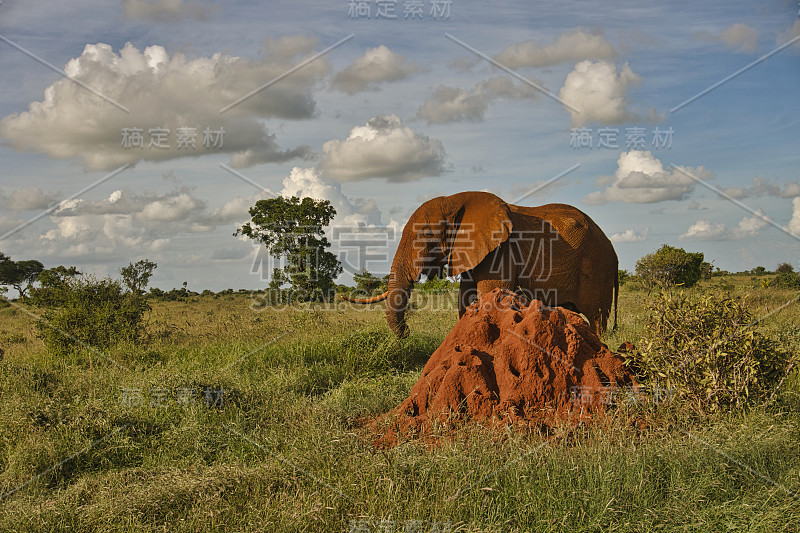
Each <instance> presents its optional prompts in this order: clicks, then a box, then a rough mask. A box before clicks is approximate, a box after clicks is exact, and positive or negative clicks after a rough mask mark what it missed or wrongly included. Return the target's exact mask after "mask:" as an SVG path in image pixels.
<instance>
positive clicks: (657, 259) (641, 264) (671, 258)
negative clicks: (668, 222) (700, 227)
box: [636, 244, 711, 287]
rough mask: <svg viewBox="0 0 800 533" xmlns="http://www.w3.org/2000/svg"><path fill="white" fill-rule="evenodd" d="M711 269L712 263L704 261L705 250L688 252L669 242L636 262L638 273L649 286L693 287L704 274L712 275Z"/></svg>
mask: <svg viewBox="0 0 800 533" xmlns="http://www.w3.org/2000/svg"><path fill="white" fill-rule="evenodd" d="M710 270H711V265H710V264H709V263H706V262H705V261H703V252H687V251H686V250H684V249H683V248H675V247H673V246H669V245H668V244H665V245H663V246H661V248H659V249H658V250H656V251H655V252H653V253H651V254H647V255H645V256H644V257H642V258H641V259H639V260H638V261H637V262H636V275H637V276H639V278H640V279H641V280H642V282H643V283H644V284H645V286H647V287H654V286H657V285H660V286H670V285H683V286H684V287H691V286H692V285H694V284H696V283H697V282H698V281H700V279H701V278H702V277H703V276H704V275H705V276H708V275H710Z"/></svg>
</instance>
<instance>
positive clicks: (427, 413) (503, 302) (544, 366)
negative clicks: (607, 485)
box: [376, 289, 634, 446]
mask: <svg viewBox="0 0 800 533" xmlns="http://www.w3.org/2000/svg"><path fill="white" fill-rule="evenodd" d="M633 383H634V381H633V378H632V376H631V374H630V373H629V372H628V371H627V370H626V369H625V367H624V366H623V361H622V359H621V358H620V357H619V356H617V355H615V354H614V353H612V352H611V351H610V350H609V349H608V347H607V346H606V345H605V344H603V343H602V342H601V341H600V339H599V338H598V337H597V335H596V334H595V332H594V331H593V330H592V329H591V328H590V327H589V325H588V324H587V323H586V322H585V321H584V320H583V318H581V316H580V315H578V314H577V313H573V312H572V311H569V310H566V309H564V308H561V307H554V308H551V307H546V306H543V305H542V303H541V302H540V301H538V300H533V301H532V302H530V303H528V301H527V300H526V299H525V298H524V297H522V296H519V295H517V294H515V293H513V292H510V291H507V290H501V289H495V290H494V291H492V292H490V293H487V294H485V295H483V297H482V298H481V299H480V300H479V301H477V302H475V303H473V304H472V305H471V306H470V307H469V308H468V309H467V311H466V313H465V314H464V316H463V317H461V319H460V320H459V321H458V323H457V324H456V326H455V327H454V328H453V330H452V331H451V332H450V334H449V335H448V336H447V338H445V340H444V342H442V344H441V346H439V348H438V349H437V350H436V351H435V352H434V353H433V355H432V356H431V358H430V359H429V360H428V363H427V364H426V365H425V369H424V371H423V373H422V377H421V378H420V380H419V381H418V382H417V383H416V385H414V387H413V388H412V389H411V394H410V395H409V397H408V398H407V399H406V400H405V401H404V402H403V403H402V404H400V405H399V406H398V407H397V408H396V409H395V410H394V411H392V412H390V413H387V416H385V417H384V418H383V419H382V420H383V422H382V423H381V421H379V424H378V425H383V426H384V428H383V429H382V430H381V433H380V436H379V438H378V439H377V441H376V444H378V445H386V446H391V445H393V444H396V442H397V439H398V438H399V437H400V436H401V435H402V436H403V437H413V436H423V437H424V436H425V435H430V433H431V429H432V426H433V425H438V426H439V427H447V426H448V425H450V426H451V427H452V426H453V425H454V423H458V422H462V421H465V420H469V419H472V420H480V421H482V422H484V423H487V424H488V425H495V424H497V423H501V424H512V425H528V426H530V425H542V424H551V423H553V422H554V421H555V420H556V419H566V420H568V421H570V420H571V421H577V420H586V419H587V418H589V417H591V414H592V413H596V412H598V411H601V410H602V409H603V407H604V405H605V404H607V403H608V400H609V398H610V397H611V395H612V394H613V391H615V390H617V389H618V387H620V386H627V385H631V384H633ZM387 422H388V423H389V424H388V427H386V425H387V424H386V423H387Z"/></svg>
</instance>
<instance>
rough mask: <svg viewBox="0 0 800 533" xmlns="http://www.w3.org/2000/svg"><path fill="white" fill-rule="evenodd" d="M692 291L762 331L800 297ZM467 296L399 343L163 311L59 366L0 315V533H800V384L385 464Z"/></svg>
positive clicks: (299, 320)
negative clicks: (125, 339) (406, 405)
mask: <svg viewBox="0 0 800 533" xmlns="http://www.w3.org/2000/svg"><path fill="white" fill-rule="evenodd" d="M689 291H693V292H695V293H697V294H703V293H714V292H727V293H730V294H732V295H739V296H741V295H744V294H748V295H749V296H748V299H747V301H746V302H747V306H748V308H749V309H750V311H751V313H752V314H753V316H755V317H759V316H763V315H766V314H768V313H769V312H770V311H773V310H775V309H776V308H779V307H780V306H782V305H784V304H786V303H787V302H789V301H790V300H791V299H792V298H794V299H795V300H796V298H797V293H796V292H793V291H790V290H781V289H775V288H761V287H760V286H759V284H758V280H757V279H751V277H750V276H728V277H716V278H713V279H712V280H709V281H705V282H703V283H701V284H700V285H699V286H698V287H696V288H693V289H690V290H689ZM455 297H456V295H455V293H449V294H446V295H437V296H434V295H422V294H419V293H415V296H414V300H413V301H414V302H415V303H416V306H417V307H418V309H417V310H415V311H413V312H412V313H411V316H410V318H409V326H410V328H411V331H412V334H411V335H410V336H409V337H408V338H406V339H402V340H399V339H397V338H395V337H394V336H393V335H392V334H391V332H390V330H389V329H388V327H387V326H386V323H385V319H384V315H383V307H382V305H376V306H368V307H365V308H354V307H350V306H345V305H344V304H337V305H336V306H333V307H325V306H321V305H298V306H292V307H285V308H280V309H277V308H265V309H263V310H260V311H257V310H253V309H252V308H251V303H252V300H251V297H250V296H249V295H246V294H237V295H233V296H221V297H216V298H214V297H205V296H204V297H195V298H190V299H189V300H188V301H185V302H156V303H153V309H152V311H151V312H150V313H149V317H148V326H147V332H148V340H147V342H144V343H141V344H140V345H134V346H117V347H116V348H114V349H113V350H111V351H109V352H107V353H103V352H93V351H89V350H85V351H83V352H81V353H79V354H74V355H71V356H69V357H59V358H57V357H55V356H53V355H51V354H50V353H49V352H48V351H47V350H46V349H45V348H44V345H43V343H42V341H41V340H40V339H38V338H37V337H36V328H35V317H34V316H33V315H32V314H31V313H36V309H35V308H29V307H26V306H23V305H20V304H13V305H11V306H6V307H4V308H2V309H0V348H2V350H3V352H4V353H3V355H2V361H0V494H2V498H3V499H2V500H0V530H2V531H80V532H83V531H186V532H190V531H191V532H194V531H220V532H226V533H227V532H231V531H286V532H290V531H291V532H295V531H309V532H311V531H425V532H428V531H498V532H499V531H537V532H538V531H708V532H711V531H714V532H717V531H732V530H733V531H765V532H769V533H774V532H779V531H787V532H789V531H800V496H798V494H797V493H798V492H800V378H799V377H798V372H797V369H794V370H792V371H790V372H789V373H788V375H787V377H786V379H785V380H784V381H783V383H782V385H781V387H780V389H778V390H777V392H775V393H774V394H772V395H771V396H770V397H769V398H768V399H767V400H765V401H760V402H758V403H757V404H755V405H752V406H750V407H748V408H740V409H735V410H733V409H726V410H719V411H716V412H708V413H700V412H697V411H693V410H689V409H686V408H685V407H682V406H681V405H677V404H673V403H663V404H660V405H655V406H654V405H649V404H648V405H643V404H624V405H619V406H617V407H616V408H615V409H613V410H611V411H610V413H609V415H608V416H607V417H605V418H603V419H601V420H599V421H598V422H596V423H595V424H593V425H591V426H588V427H583V426H581V427H577V428H569V427H562V428H554V430H553V431H552V432H551V433H550V434H549V435H547V436H542V435H538V434H521V433H518V432H516V431H511V430H509V431H506V432H497V431H489V430H486V429H483V428H481V427H480V426H478V425H468V426H467V427H465V428H464V429H463V430H462V431H461V432H459V434H458V435H457V436H456V437H455V438H452V439H447V440H443V441H441V442H440V444H439V446H437V447H433V448H430V447H427V446H425V445H423V444H421V443H418V442H414V441H409V442H404V443H402V444H401V445H399V446H397V447H395V448H392V449H389V450H379V449H376V448H375V447H374V446H373V445H372V441H371V438H370V434H369V432H368V430H367V429H365V428H364V427H363V421H364V420H365V419H369V418H370V417H374V416H377V415H380V414H382V413H384V412H386V411H388V410H390V409H392V408H393V407H394V406H396V405H397V404H399V403H400V402H401V401H402V400H403V399H404V398H405V397H406V395H407V394H408V391H409V390H410V388H411V386H412V385H413V384H414V383H415V382H416V381H417V379H418V378H419V376H420V374H421V371H422V368H423V366H424V364H425V362H426V360H427V358H428V357H429V356H430V354H431V353H433V351H434V350H435V349H436V348H437V346H438V345H439V344H440V343H441V341H442V340H443V339H444V337H445V335H446V334H447V333H448V332H449V330H450V328H451V327H452V326H453V325H454V324H455V322H456V320H457V312H456V310H455ZM434 298H435V299H436V300H437V302H436V305H430V304H431V302H430V299H434ZM651 298H653V295H648V293H647V292H646V291H644V290H641V289H637V288H636V287H633V286H632V285H630V284H628V285H624V286H623V288H622V291H621V295H620V312H619V323H620V324H619V328H618V329H617V330H615V331H613V332H610V333H608V334H607V335H606V337H605V338H604V341H605V342H606V343H607V344H608V345H609V346H610V347H611V348H612V349H613V348H616V347H617V346H619V344H620V343H621V342H622V341H630V342H633V343H634V344H637V343H638V342H639V340H640V339H641V338H642V337H643V336H644V335H645V334H646V328H645V326H646V323H647V309H648V305H649V303H648V302H649V301H650V299H651ZM442 308H444V309H442ZM798 323H800V303H797V302H795V303H793V304H790V305H788V306H786V307H785V308H784V309H782V310H781V311H779V312H777V313H774V314H773V315H771V316H769V317H768V318H766V319H765V320H764V321H763V322H762V323H761V324H760V325H759V326H758V327H759V328H761V330H762V331H764V332H765V334H766V335H769V336H772V337H774V338H780V339H781V343H782V344H783V345H784V348H785V349H787V350H790V351H792V352H794V353H795V354H797V353H798V351H799V350H800V334H798V331H799V330H798V328H797V327H796V326H795V324H798ZM220 391H222V393H220Z"/></svg>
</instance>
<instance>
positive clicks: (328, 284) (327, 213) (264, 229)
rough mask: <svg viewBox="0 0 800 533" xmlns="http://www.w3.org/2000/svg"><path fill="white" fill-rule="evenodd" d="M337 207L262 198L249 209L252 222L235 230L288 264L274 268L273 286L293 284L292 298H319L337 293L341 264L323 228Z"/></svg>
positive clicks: (308, 200) (309, 200) (293, 199)
mask: <svg viewBox="0 0 800 533" xmlns="http://www.w3.org/2000/svg"><path fill="white" fill-rule="evenodd" d="M335 215H336V209H334V208H333V206H331V203H330V202H329V201H328V200H319V201H317V200H314V199H312V198H303V199H302V200H301V199H300V198H298V197H296V196H292V197H291V198H284V197H280V196H279V197H277V198H270V199H268V200H259V201H258V202H256V205H255V206H254V207H252V208H250V216H251V221H250V222H248V223H246V224H244V225H243V226H242V227H241V228H239V229H238V230H236V233H234V235H245V236H247V237H249V238H251V239H253V240H256V241H259V242H261V243H263V244H264V245H266V247H267V252H268V253H269V254H270V255H271V256H272V257H274V258H276V259H278V260H279V261H280V260H281V259H284V260H285V266H284V267H283V268H281V267H275V268H274V269H273V271H272V281H271V283H270V288H271V289H273V290H281V289H282V288H283V287H284V286H285V285H287V284H288V285H289V286H290V287H291V292H290V298H291V299H299V300H312V301H319V300H323V299H329V298H331V297H332V295H333V294H334V293H335V287H336V284H335V283H334V279H336V277H337V276H338V275H339V274H341V272H342V265H341V263H340V262H339V260H338V259H337V258H336V256H335V255H334V254H332V253H331V252H329V251H327V249H328V248H330V243H329V242H328V239H326V238H325V232H324V231H323V228H324V227H325V226H327V225H329V224H330V222H331V220H333V217H334V216H335Z"/></svg>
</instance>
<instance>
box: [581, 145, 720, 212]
mask: <svg viewBox="0 0 800 533" xmlns="http://www.w3.org/2000/svg"><path fill="white" fill-rule="evenodd" d="M678 168H679V169H681V170H683V172H685V173H688V174H690V175H692V176H694V177H696V178H699V179H702V180H711V179H713V178H714V174H713V173H712V172H711V171H709V170H706V169H705V168H704V167H702V166H701V167H696V168H692V167H683V166H679V167H678ZM683 172H679V171H678V170H677V169H669V170H667V169H665V168H664V165H663V164H662V163H661V161H659V160H658V159H656V158H655V157H654V156H653V154H652V153H651V152H649V151H643V150H631V151H630V152H622V153H621V154H620V156H619V159H618V160H617V171H616V172H615V173H614V176H613V177H614V181H613V182H612V184H611V186H609V187H608V188H606V190H604V191H596V192H593V193H590V194H589V195H587V196H586V197H585V198H584V202H586V203H588V204H591V205H600V204H605V203H607V202H625V203H640V204H648V203H654V202H663V201H665V200H682V199H684V198H686V196H687V195H688V194H689V193H690V192H692V191H693V190H694V188H695V181H694V180H693V179H692V178H690V177H689V176H687V175H685V174H684V173H683Z"/></svg>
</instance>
